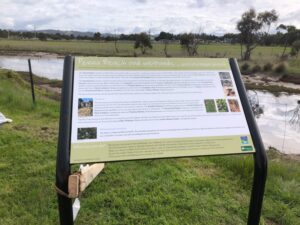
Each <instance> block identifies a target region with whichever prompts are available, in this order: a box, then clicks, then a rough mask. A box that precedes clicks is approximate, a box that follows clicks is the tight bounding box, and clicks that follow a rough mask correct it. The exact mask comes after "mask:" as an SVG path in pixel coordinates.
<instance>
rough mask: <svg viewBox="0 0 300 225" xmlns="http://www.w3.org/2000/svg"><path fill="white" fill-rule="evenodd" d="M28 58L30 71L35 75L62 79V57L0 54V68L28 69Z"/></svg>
mask: <svg viewBox="0 0 300 225" xmlns="http://www.w3.org/2000/svg"><path fill="white" fill-rule="evenodd" d="M28 58H30V59H31V67H32V72H33V73H34V74H35V75H38V76H41V77H47V78H49V79H58V80H62V71H63V59H62V58H58V57H53V56H50V57H49V56H46V57H44V56H43V57H31V56H30V57H28V56H0V68H1V67H2V68H5V69H11V70H15V71H28V61H27V60H28Z"/></svg>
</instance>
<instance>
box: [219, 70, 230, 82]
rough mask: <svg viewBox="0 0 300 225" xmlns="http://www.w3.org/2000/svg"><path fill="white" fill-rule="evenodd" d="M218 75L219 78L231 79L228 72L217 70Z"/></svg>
mask: <svg viewBox="0 0 300 225" xmlns="http://www.w3.org/2000/svg"><path fill="white" fill-rule="evenodd" d="M219 76H220V79H221V80H231V77H230V73H229V72H219Z"/></svg>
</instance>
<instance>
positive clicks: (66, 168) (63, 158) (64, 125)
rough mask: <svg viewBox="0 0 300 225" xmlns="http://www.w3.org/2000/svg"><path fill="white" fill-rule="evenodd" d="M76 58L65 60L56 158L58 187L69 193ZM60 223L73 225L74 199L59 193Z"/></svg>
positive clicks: (66, 58) (67, 57)
mask: <svg viewBox="0 0 300 225" xmlns="http://www.w3.org/2000/svg"><path fill="white" fill-rule="evenodd" d="M73 67H74V59H73V58H72V57H71V56H66V57H65V60H64V72H63V87H62V95H61V106H60V121H59V139H58V148H57V159H56V187H57V188H59V189H60V190H62V191H63V192H65V193H68V179H69V175H70V174H71V166H70V143H71V142H70V141H71V121H72V101H71V99H72V92H73V71H74V68H73ZM57 198H58V210H59V219H60V224H64V225H73V224H74V222H73V208H72V199H70V198H68V197H66V196H63V195H61V194H57Z"/></svg>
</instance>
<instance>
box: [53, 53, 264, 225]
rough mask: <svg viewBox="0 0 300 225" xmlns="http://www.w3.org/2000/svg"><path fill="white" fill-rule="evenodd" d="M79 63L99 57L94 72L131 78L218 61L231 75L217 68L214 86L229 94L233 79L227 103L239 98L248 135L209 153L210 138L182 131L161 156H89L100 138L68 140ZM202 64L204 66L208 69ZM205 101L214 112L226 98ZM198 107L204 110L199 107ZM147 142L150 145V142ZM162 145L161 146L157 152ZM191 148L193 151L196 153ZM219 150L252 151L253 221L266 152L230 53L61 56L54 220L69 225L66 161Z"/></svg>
mask: <svg viewBox="0 0 300 225" xmlns="http://www.w3.org/2000/svg"><path fill="white" fill-rule="evenodd" d="M77 59H78V60H77ZM80 62H85V67H84V66H83V67H84V68H83V69H82V68H81V69H82V70H93V69H92V67H91V65H94V64H95V63H96V64H97V63H98V62H102V65H100V67H98V69H97V70H98V72H99V70H100V71H101V72H100V73H101V74H102V75H103V74H104V75H106V74H105V73H106V72H111V71H119V72H117V75H118V73H121V72H120V71H123V72H124V71H133V70H135V71H140V72H138V73H135V74H134V75H135V77H136V78H137V79H138V76H139V73H140V74H141V73H143V72H141V71H148V72H149V71H150V75H151V73H153V74H154V73H155V71H156V72H157V71H161V70H164V71H174V68H176V69H177V70H179V71H180V70H184V71H190V72H191V73H193V71H197V70H198V72H199V70H200V69H199V68H200V67H201V68H204V69H203V70H205V71H206V72H207V71H209V70H215V72H216V71H223V69H222V68H218V66H220V64H218V63H220V62H221V64H222V63H223V64H226V65H227V67H226V68H227V71H229V73H228V74H232V77H230V78H229V77H226V76H228V74H226V73H223V74H222V72H220V73H219V76H220V79H221V83H222V86H220V85H219V86H220V87H221V88H224V92H226V96H230V90H229V92H227V91H228V90H227V89H226V88H227V86H228V85H229V86H230V85H231V82H232V80H230V79H233V83H234V86H233V87H234V89H235V88H236V90H237V93H236V94H237V96H238V98H237V99H238V100H236V101H233V100H231V101H230V100H228V104H230V103H235V104H237V103H238V102H239V104H240V105H241V107H240V109H239V112H242V113H240V114H242V115H243V119H244V121H245V124H246V126H247V129H248V132H249V135H248V134H246V135H248V136H239V135H242V134H239V135H235V136H238V137H234V138H235V140H236V138H238V140H239V141H240V142H241V143H239V141H238V142H236V141H233V142H230V141H229V142H227V143H226V144H224V146H226V147H223V150H213V149H209V150H210V151H212V152H211V154H210V152H209V151H207V149H206V151H203V152H202V153H201V148H207V143H214V142H210V140H211V139H210V138H211V137H209V136H207V137H206V136H204V137H201V138H202V139H200V141H198V142H197V140H196V141H195V139H193V138H195V136H192V137H193V138H188V137H189V136H184V137H185V139H184V140H185V141H183V142H180V144H179V145H180V147H179V149H176V147H175V150H174V151H175V152H176V153H173V154H172V153H171V154H169V153H168V154H166V155H163V154H161V152H160V154H158V155H153V154H152V155H151V154H150V156H147V157H145V156H138V157H137V156H135V157H132V156H130V154H129V156H127V157H123V158H122V157H120V156H119V157H115V158H110V157H109V156H108V155H109V154H106V155H105V156H103V155H99V154H98V155H97V154H96V155H95V156H94V157H95V158H93V155H91V153H89V151H90V149H92V152H97V148H101V146H102V143H101V144H100V145H99V142H100V141H98V145H97V143H96V145H93V143H89V142H85V140H84V141H83V142H81V140H79V141H78V140H77V142H76V141H74V138H75V139H76V137H77V138H78V139H80V138H79V136H77V135H78V134H77V135H76V134H74V133H76V132H77V129H76V128H77V127H78V133H79V127H80V126H78V124H75V123H76V122H74V120H75V121H76V120H77V119H78V118H76V115H77V114H76V113H77V111H75V110H77V109H75V108H74V107H77V104H78V105H79V102H78V101H79V99H77V98H78V96H79V95H78V93H77V92H76V89H78V86H79V84H78V79H77V78H76V76H78V73H77V74H76V70H77V69H78V68H79V67H80V66H79V64H80ZM103 62H105V63H104V64H103ZM107 62H109V63H108V64H107ZM128 62H130V65H131V66H137V68H133V67H128V64H127V63H128ZM76 64H77V65H76ZM100 64H101V63H100ZM208 64H209V65H210V67H211V68H209V65H208ZM120 65H121V66H120ZM141 65H142V66H141ZM155 65H156V66H157V65H159V66H158V68H155ZM76 66H77V67H76ZM98 66H99V65H98ZM118 66H119V68H117V67H118ZM160 66H162V67H160ZM180 66H181V68H180ZM199 66H200V67H199ZM214 66H215V68H213V67H214ZM163 67H164V68H163ZM178 68H179V69H178ZM176 69H175V70H176ZM79 70H80V68H79ZM77 72H78V71H77ZM167 73H168V72H167ZM186 74H189V72H186ZM114 75H115V74H114ZM148 75H149V74H148ZM156 75H157V74H156ZM158 75H159V74H158ZM168 75H170V74H168ZM175 75H176V74H175ZM177 75H178V74H177ZM194 75H195V74H192V75H191V76H194ZM202 75H203V74H202ZM181 76H182V74H181ZM230 76H231V75H230ZM179 78H180V75H179ZM228 78H229V81H228ZM76 79H77V80H76ZM222 79H223V80H222ZM179 80H180V79H179ZM166 85H169V84H166ZM225 89H226V90H225ZM222 90H223V89H222ZM96 91H97V90H96ZM227 94H228V95H227ZM233 95H235V94H233ZM74 96H75V97H74ZM73 98H74V99H75V100H74V99H73ZM224 98H225V97H224ZM73 100H74V101H73ZM77 100H78V101H77ZM208 100H209V101H210V102H209V101H208V102H207V103H209V104H214V105H215V104H217V106H216V105H215V106H214V107H215V109H214V110H215V111H214V112H216V110H217V109H218V111H219V112H222V111H220V110H222V109H221V108H222V107H221V106H220V108H219V104H220V105H222V104H224V101H225V104H226V99H225V100H224V101H223V102H222V101H219V102H218V100H219V99H215V100H213V101H211V99H208ZM81 101H84V100H81ZM85 101H87V102H88V101H90V102H89V103H85V105H86V104H95V103H96V104H97V102H95V103H94V102H93V100H91V99H90V100H89V98H87V99H85ZM221 103H222V104H221ZM203 105H204V104H203ZM233 105H234V104H233ZM78 107H79V106H78ZM228 108H229V107H228V105H227V112H228V111H229V109H228ZM202 110H205V108H204V109H202ZM206 110H207V112H208V109H207V108H206ZM210 110H211V109H210ZM235 110H236V109H235V108H234V107H233V108H230V111H231V112H234V111H235ZM74 112H75V113H74ZM74 115H75V116H74ZM167 124H168V123H167ZM76 126H77V127H76ZM159 126H160V124H159ZM162 126H163V125H162ZM72 127H73V128H74V127H75V129H73V128H72ZM95 129H96V128H95ZM187 130H188V129H187ZM72 132H73V134H72ZM88 132H90V131H89V130H85V133H87V134H88V136H89V135H92V134H91V133H90V134H89V133H88ZM96 132H97V130H96ZM187 132H189V131H187ZM225 132H228V129H226V131H225ZM84 135H86V134H84ZM181 135H182V133H181ZM210 136H212V135H210ZM225 136H226V135H225ZM168 137H169V136H168ZM81 138H82V137H81ZM93 138H95V137H93ZM150 139H151V138H150ZM171 139H172V138H171ZM174 139H177V140H178V139H179V140H181V138H180V137H179V138H178V136H176V138H174ZM161 140H162V142H155V141H154V142H153V143H156V144H157V145H159V146H163V147H162V148H164V147H166V146H167V147H168V144H170V145H171V146H173V147H174V143H175V146H176V143H179V142H168V141H170V138H165V137H164V138H163V139H161ZM203 140H204V142H205V141H206V140H209V141H208V142H206V145H202V144H201V143H203ZM219 140H222V137H220V135H219V136H218V137H217V138H216V143H217V141H219ZM223 140H224V139H223ZM126 141H127V140H124V139H122V140H119V141H117V142H118V143H119V145H117V146H119V148H121V150H122V146H126V144H128V143H127V142H126ZM139 141H141V140H138V141H137V142H135V141H134V139H133V142H132V139H130V144H129V145H128V146H127V150H128V148H130V147H132V146H135V145H137V146H139V147H138V148H140V147H141V146H143V142H139ZM142 141H143V140H142ZM150 141H151V140H150ZM78 142H79V143H78ZM80 142H81V143H80ZM190 142H192V143H194V145H189V143H190ZM106 143H108V145H109V146H112V147H111V148H116V147H115V146H114V145H113V143H114V142H110V141H109V140H108V141H107V142H106ZM141 143H142V145H141ZM146 143H149V139H148V140H147V142H146ZM162 143H163V144H162ZM216 143H215V144H216ZM237 143H239V145H238V148H239V150H240V152H238V151H236V149H235V150H234V151H233V150H231V148H234V145H235V148H236V147H237ZM90 144H92V145H90ZM218 144H219V145H218ZM245 144H246V145H245ZM184 145H187V146H184ZM195 145H196V148H195ZM197 145H198V150H195V149H197ZM221 145H222V142H221V144H220V143H217V145H215V146H217V147H219V148H222V146H221ZM105 146H106V148H101V151H107V145H105ZM220 146H221V147H220ZM82 147H83V149H84V151H85V152H87V153H86V154H88V158H85V157H86V156H85V152H84V154H82V152H80V150H81V148H82ZM102 147H103V146H102ZM151 147H152V148H153V145H151ZM167 147H166V148H167ZM187 148H193V149H194V150H192V151H190V152H189V151H186V150H187ZM208 148H209V147H208ZM212 148H213V147H212ZM180 149H183V151H181V152H180ZM199 149H200V150H199ZM125 150H126V149H125ZM144 150H145V151H147V149H144ZM163 150H164V149H162V151H163ZM249 150H250V151H249ZM76 151H77V152H79V153H80V154H77V153H76ZM170 151H172V150H170V149H169V152H170ZM197 151H199V153H198V152H197ZM222 151H223V152H222ZM178 152H179V153H178ZM186 152H189V153H186ZM225 154H226V155H232V154H252V155H253V159H254V176H253V186H252V192H251V198H250V207H249V213H248V225H258V224H259V220H260V215H261V209H262V203H263V196H264V189H265V183H266V179H267V157H266V153H265V149H264V146H263V143H262V140H261V137H260V133H259V130H258V128H257V125H256V122H255V119H254V116H253V114H252V110H251V107H250V105H249V102H248V99H247V94H246V91H245V87H244V84H243V82H242V79H241V74H240V71H239V67H238V64H237V61H236V59H233V58H230V59H195V58H193V59H188V58H185V59H179V58H171V59H170V58H130V59H124V58H97V57H80V58H74V57H72V56H66V57H65V60H64V71H63V87H62V96H61V112H60V125H59V139H58V149H57V163H56V187H57V189H58V190H60V191H59V192H58V194H57V197H58V208H59V218H60V224H64V225H73V224H74V221H73V210H72V199H70V198H68V197H67V196H65V195H64V194H62V193H68V178H69V176H70V175H71V164H75V163H89V162H117V161H126V160H139V159H155V158H174V157H191V156H201V155H202V156H203V155H225ZM82 157H83V158H82ZM101 157H102V158H101Z"/></svg>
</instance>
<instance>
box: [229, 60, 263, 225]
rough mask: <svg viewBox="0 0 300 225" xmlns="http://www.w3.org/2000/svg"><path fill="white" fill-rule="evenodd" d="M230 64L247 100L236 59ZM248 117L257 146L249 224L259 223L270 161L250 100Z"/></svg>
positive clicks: (238, 87)
mask: <svg viewBox="0 0 300 225" xmlns="http://www.w3.org/2000/svg"><path fill="white" fill-rule="evenodd" d="M229 64H230V67H231V70H232V74H233V76H234V79H235V82H236V86H237V89H238V91H239V94H240V97H241V99H244V100H247V93H246V89H245V86H244V83H243V82H242V78H241V73H240V70H239V67H238V64H237V61H236V59H233V58H231V59H229ZM241 103H242V105H243V108H244V111H245V115H246V119H247V122H248V125H249V129H250V131H251V136H252V140H253V144H254V147H255V153H254V154H253V159H254V176H253V185H252V192H251V198H250V207H249V213H248V223H247V224H248V225H259V221H260V215H261V209H262V204H263V198H264V191H265V184H266V180H267V171H268V161H267V156H266V152H265V148H264V145H263V142H262V140H261V136H260V133H259V132H258V127H257V125H256V122H255V119H254V116H253V113H252V110H251V106H250V104H249V102H248V101H241Z"/></svg>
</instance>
